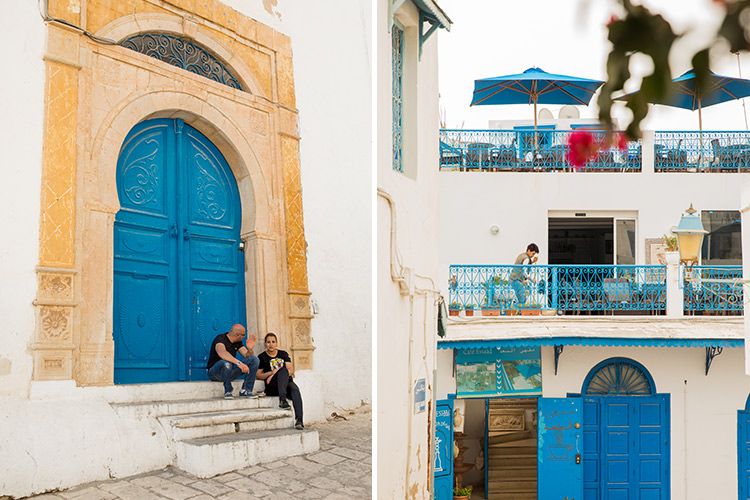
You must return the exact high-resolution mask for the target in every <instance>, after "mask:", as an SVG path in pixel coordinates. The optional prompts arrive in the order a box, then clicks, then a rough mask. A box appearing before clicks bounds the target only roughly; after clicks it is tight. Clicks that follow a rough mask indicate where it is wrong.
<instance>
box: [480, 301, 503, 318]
mask: <svg viewBox="0 0 750 500" xmlns="http://www.w3.org/2000/svg"><path fill="white" fill-rule="evenodd" d="M482 316H500V309H498V308H497V307H496V305H495V304H494V303H492V302H490V301H488V300H487V299H485V300H484V301H483V302H482Z"/></svg>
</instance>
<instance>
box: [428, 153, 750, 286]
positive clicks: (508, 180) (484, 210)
mask: <svg viewBox="0 0 750 500" xmlns="http://www.w3.org/2000/svg"><path fill="white" fill-rule="evenodd" d="M436 168H437V167H436ZM748 180H750V175H749V174H697V173H679V174H678V173H674V174H672V173H653V171H652V172H651V173H648V172H643V173H640V174H628V173H538V174H537V173H524V172H518V173H504V172H487V173H474V172H447V171H444V172H441V173H440V229H441V231H440V288H441V289H442V290H443V291H444V293H446V292H447V289H448V267H449V266H450V265H452V264H512V263H513V262H514V260H515V258H516V256H517V255H518V254H519V253H521V252H523V251H524V250H526V245H527V244H529V243H530V242H535V243H537V244H538V245H539V248H540V250H541V252H540V256H539V263H540V264H546V263H547V262H548V261H547V257H548V245H547V239H548V227H547V226H548V224H547V220H548V217H549V214H550V211H556V210H569V211H575V212H586V213H587V214H588V215H589V216H591V215H593V214H594V213H595V211H614V212H618V211H619V212H622V213H625V212H629V213H633V212H635V213H636V215H637V221H636V238H637V242H636V263H638V264H643V263H645V262H644V260H645V248H644V241H643V240H644V238H660V237H661V236H662V235H663V234H665V233H668V232H669V230H670V228H672V227H673V226H676V225H677V224H678V223H679V221H680V216H681V215H682V212H683V211H684V210H685V209H686V208H687V207H688V206H689V205H690V203H693V206H694V207H695V208H696V209H697V210H739V208H740V187H741V186H742V184H743V183H746V182H748ZM571 216H572V214H571ZM493 225H497V226H498V227H499V228H500V232H499V233H498V234H497V235H494V236H493V235H492V234H490V227H491V226H493Z"/></svg>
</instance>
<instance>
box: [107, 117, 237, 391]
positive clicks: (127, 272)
mask: <svg viewBox="0 0 750 500" xmlns="http://www.w3.org/2000/svg"><path fill="white" fill-rule="evenodd" d="M116 182H117V194H118V198H119V202H120V210H119V211H118V212H117V215H116V217H115V224H114V280H113V285H114V296H113V301H114V307H113V337H114V343H115V363H114V365H115V366H114V380H115V383H145V382H169V381H179V380H205V379H206V370H205V366H206V358H207V354H208V352H209V348H210V345H211V341H212V339H213V338H214V336H216V335H217V334H219V333H223V332H226V331H228V329H229V327H230V326H231V325H232V324H234V323H242V324H245V323H246V321H245V308H246V306H245V274H244V259H243V254H242V252H240V251H238V250H240V249H241V240H240V226H241V217H242V216H241V213H242V212H241V207H240V198H239V193H238V189H237V183H236V181H235V178H234V175H233V174H232V171H231V169H230V168H229V165H228V164H227V162H226V160H225V159H224V157H223V156H222V154H221V153H220V152H219V150H218V149H217V148H216V146H215V145H214V144H212V143H211V141H210V140H208V139H207V138H206V137H205V136H204V135H203V134H202V133H201V132H199V131H198V130H197V129H195V128H193V127H191V126H190V125H188V124H185V123H184V122H183V120H181V119H166V118H159V119H151V120H146V121H143V122H141V123H139V124H137V125H136V126H135V127H133V129H132V130H131V131H130V133H129V134H128V135H127V137H126V138H125V141H124V142H123V145H122V149H121V151H120V156H119V158H118V162H117V171H116Z"/></svg>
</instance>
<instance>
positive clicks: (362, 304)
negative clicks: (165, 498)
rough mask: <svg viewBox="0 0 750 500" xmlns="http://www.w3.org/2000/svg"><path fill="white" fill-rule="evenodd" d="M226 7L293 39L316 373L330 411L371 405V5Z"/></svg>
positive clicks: (283, 2)
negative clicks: (315, 311) (312, 304)
mask: <svg viewBox="0 0 750 500" xmlns="http://www.w3.org/2000/svg"><path fill="white" fill-rule="evenodd" d="M226 3H227V4H228V5H230V6H232V7H233V8H235V9H237V10H238V11H240V12H242V13H244V14H247V15H248V16H250V17H252V18H254V19H256V20H258V21H260V22H263V23H265V24H268V25H269V26H271V27H273V28H274V29H277V30H278V31H280V32H282V33H284V34H286V35H288V36H290V37H291V39H292V51H293V57H294V79H295V91H296V96H297V108H298V109H299V125H300V135H301V137H302V140H301V141H300V165H301V171H302V189H303V204H304V214H305V238H306V240H307V244H308V247H307V258H308V261H307V264H308V277H309V289H310V292H311V293H312V296H311V298H312V300H313V301H314V302H315V304H316V305H317V308H318V309H317V310H318V312H317V314H316V315H315V318H314V320H313V322H312V328H313V331H312V336H313V344H314V345H315V347H316V350H315V354H314V361H313V363H314V367H315V368H314V370H313V371H314V373H315V374H316V375H318V377H317V378H318V383H319V384H320V389H321V392H322V396H323V403H324V405H325V407H326V412H327V413H330V412H331V411H332V410H335V409H341V408H354V407H357V406H359V405H360V404H361V403H362V402H365V403H370V402H371V401H372V385H371V384H372V382H371V381H372V376H371V374H372V286H371V283H372V83H371V80H372V47H371V45H372V7H371V2H369V1H368V0H356V1H352V0H325V1H317V2H309V1H304V0H278V1H276V2H259V1H250V0H227V1H226ZM303 396H304V395H303ZM309 397H312V395H309Z"/></svg>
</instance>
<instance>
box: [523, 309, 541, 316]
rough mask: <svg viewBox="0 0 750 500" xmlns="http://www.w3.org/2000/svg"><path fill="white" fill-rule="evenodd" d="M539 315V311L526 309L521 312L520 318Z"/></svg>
mask: <svg viewBox="0 0 750 500" xmlns="http://www.w3.org/2000/svg"><path fill="white" fill-rule="evenodd" d="M539 314H540V311H539V309H528V310H522V311H521V316H539Z"/></svg>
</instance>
